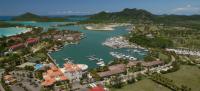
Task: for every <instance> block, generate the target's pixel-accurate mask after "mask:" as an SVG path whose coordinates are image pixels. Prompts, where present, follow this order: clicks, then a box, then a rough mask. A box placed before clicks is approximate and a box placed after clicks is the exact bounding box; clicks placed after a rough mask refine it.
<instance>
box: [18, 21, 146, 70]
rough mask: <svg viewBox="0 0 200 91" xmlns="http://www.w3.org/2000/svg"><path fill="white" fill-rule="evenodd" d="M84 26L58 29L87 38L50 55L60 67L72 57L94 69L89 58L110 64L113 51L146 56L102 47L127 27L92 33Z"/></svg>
mask: <svg viewBox="0 0 200 91" xmlns="http://www.w3.org/2000/svg"><path fill="white" fill-rule="evenodd" d="M15 23H16V22H15ZM18 23H19V22H18ZM60 23H63V22H20V24H24V25H33V26H40V27H44V28H51V26H52V25H55V24H60ZM83 26H84V25H75V26H62V27H57V29H58V30H64V29H69V30H75V31H80V32H83V33H84V34H85V36H86V38H84V39H82V40H81V41H80V43H79V44H77V45H67V46H65V47H64V48H63V49H62V50H60V51H57V52H53V53H51V54H50V55H51V56H52V57H53V58H54V59H56V62H57V64H59V66H63V63H64V62H65V61H64V59H65V58H68V57H70V58H71V59H73V60H74V63H82V64H87V65H88V66H89V68H94V67H97V65H96V62H95V61H89V60H88V58H87V56H91V55H96V57H98V58H102V59H103V60H104V61H105V63H109V62H110V61H112V59H113V57H112V56H111V55H110V54H109V53H110V52H111V51H118V52H120V53H124V54H128V55H131V56H134V57H136V58H138V59H142V58H143V56H144V55H145V54H146V52H144V51H143V50H139V49H138V50H139V51H140V52H130V51H127V50H128V49H112V48H108V47H106V46H103V45H102V42H104V41H105V40H106V39H107V38H110V37H113V36H118V35H125V34H127V33H128V31H127V30H126V28H125V27H117V28H115V30H114V31H90V30H84V28H83Z"/></svg>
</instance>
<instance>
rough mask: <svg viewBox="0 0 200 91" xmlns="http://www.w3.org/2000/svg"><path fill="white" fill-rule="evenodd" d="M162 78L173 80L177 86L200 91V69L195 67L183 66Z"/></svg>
mask: <svg viewBox="0 0 200 91" xmlns="http://www.w3.org/2000/svg"><path fill="white" fill-rule="evenodd" d="M164 76H165V77H167V78H169V79H172V80H174V82H175V83H176V84H177V85H178V86H180V85H186V86H188V87H190V88H191V89H192V91H200V69H199V68H198V67H196V66H188V65H183V66H181V69H180V70H178V71H177V72H173V73H168V74H165V75H164Z"/></svg>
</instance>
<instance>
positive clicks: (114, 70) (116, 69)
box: [97, 64, 126, 77]
mask: <svg viewBox="0 0 200 91" xmlns="http://www.w3.org/2000/svg"><path fill="white" fill-rule="evenodd" d="M108 69H109V70H108V71H104V72H99V73H97V74H98V75H99V76H100V77H106V76H111V75H115V74H119V73H122V72H125V71H126V66H125V65H124V64H116V65H112V66H110V67H109V68H108Z"/></svg>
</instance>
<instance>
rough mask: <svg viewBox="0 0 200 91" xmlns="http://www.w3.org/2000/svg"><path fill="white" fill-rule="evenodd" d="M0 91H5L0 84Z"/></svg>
mask: <svg viewBox="0 0 200 91" xmlns="http://www.w3.org/2000/svg"><path fill="white" fill-rule="evenodd" d="M0 91H5V90H4V88H3V87H2V85H1V83H0Z"/></svg>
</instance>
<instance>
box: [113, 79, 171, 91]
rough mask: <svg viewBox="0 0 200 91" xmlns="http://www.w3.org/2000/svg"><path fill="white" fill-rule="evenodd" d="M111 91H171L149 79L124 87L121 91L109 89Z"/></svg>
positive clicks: (119, 90)
mask: <svg viewBox="0 0 200 91" xmlns="http://www.w3.org/2000/svg"><path fill="white" fill-rule="evenodd" d="M111 91H171V90H170V89H168V88H166V87H164V86H162V85H159V84H157V83H155V82H153V81H151V80H149V79H143V80H141V81H139V82H136V83H133V84H130V85H127V86H124V87H123V88H121V89H111Z"/></svg>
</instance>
